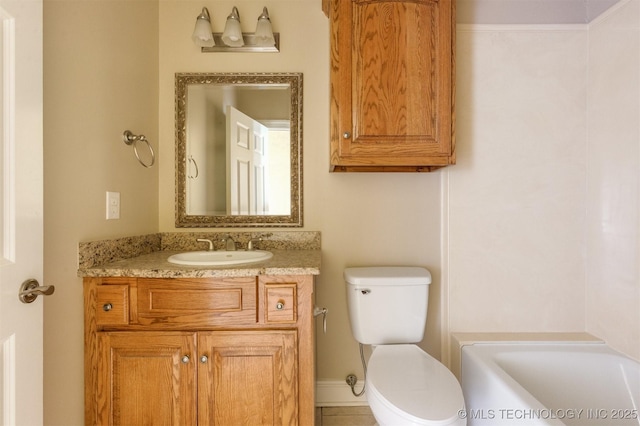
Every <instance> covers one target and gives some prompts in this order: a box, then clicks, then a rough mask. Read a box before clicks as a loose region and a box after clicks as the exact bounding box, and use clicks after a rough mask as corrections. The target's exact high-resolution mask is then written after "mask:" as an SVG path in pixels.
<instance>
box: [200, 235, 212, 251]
mask: <svg viewBox="0 0 640 426" xmlns="http://www.w3.org/2000/svg"><path fill="white" fill-rule="evenodd" d="M196 241H197V242H199V243H209V251H213V241H211V240H208V239H206V238H198V239H197V240H196Z"/></svg>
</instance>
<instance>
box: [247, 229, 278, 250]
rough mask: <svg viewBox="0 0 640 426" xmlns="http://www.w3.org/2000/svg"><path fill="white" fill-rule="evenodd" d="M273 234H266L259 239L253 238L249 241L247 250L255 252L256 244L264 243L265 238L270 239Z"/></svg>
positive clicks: (259, 236) (258, 237)
mask: <svg viewBox="0 0 640 426" xmlns="http://www.w3.org/2000/svg"><path fill="white" fill-rule="evenodd" d="M272 235H273V234H272V233H271V232H269V233H266V234H260V235H258V236H257V237H254V238H251V239H250V240H249V242H248V243H247V250H255V246H254V245H255V243H259V242H260V241H263V240H264V239H265V238H268V237H270V236H272Z"/></svg>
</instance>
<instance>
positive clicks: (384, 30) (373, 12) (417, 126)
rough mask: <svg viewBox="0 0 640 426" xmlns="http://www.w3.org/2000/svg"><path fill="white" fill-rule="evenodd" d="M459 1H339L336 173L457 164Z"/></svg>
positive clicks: (334, 81) (334, 11) (334, 19)
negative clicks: (455, 48) (456, 31)
mask: <svg viewBox="0 0 640 426" xmlns="http://www.w3.org/2000/svg"><path fill="white" fill-rule="evenodd" d="M454 2H455V0H411V1H404V0H332V1H331V8H330V14H329V15H330V16H329V17H330V22H331V170H332V171H430V170H432V169H435V168H439V167H443V166H446V165H448V164H454V163H455V153H454V137H453V135H454V130H453V129H454V108H453V107H454V92H455V90H454V79H453V75H454V46H455V42H454V41H455V7H454Z"/></svg>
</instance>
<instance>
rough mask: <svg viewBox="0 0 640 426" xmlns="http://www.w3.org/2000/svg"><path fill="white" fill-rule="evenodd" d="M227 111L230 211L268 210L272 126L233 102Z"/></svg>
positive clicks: (258, 213) (228, 202)
mask: <svg viewBox="0 0 640 426" xmlns="http://www.w3.org/2000/svg"><path fill="white" fill-rule="evenodd" d="M226 115H227V214H230V215H262V214H267V213H268V212H269V206H268V197H267V193H266V187H267V182H266V176H267V173H266V164H267V161H266V156H267V147H268V139H269V129H267V127H266V126H264V125H262V124H261V123H260V122H258V121H256V120H254V119H253V118H251V117H249V116H248V115H246V114H244V113H243V112H241V111H238V110H237V109H235V108H234V107H232V106H227V110H226Z"/></svg>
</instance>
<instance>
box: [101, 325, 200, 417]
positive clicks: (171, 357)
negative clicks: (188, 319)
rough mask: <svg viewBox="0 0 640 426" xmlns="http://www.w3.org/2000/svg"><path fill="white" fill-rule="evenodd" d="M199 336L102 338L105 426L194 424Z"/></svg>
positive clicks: (116, 334) (145, 334)
mask: <svg viewBox="0 0 640 426" xmlns="http://www.w3.org/2000/svg"><path fill="white" fill-rule="evenodd" d="M195 353H196V334H195V333H179V332H171V333H161V332H113V333H98V359H97V363H98V380H97V384H98V391H97V392H96V395H95V396H96V398H97V399H98V401H97V404H98V413H97V416H98V421H97V424H102V425H195V424H196V412H197V411H196V372H197V368H196V362H195V361H196V360H194V359H193V354H195Z"/></svg>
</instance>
